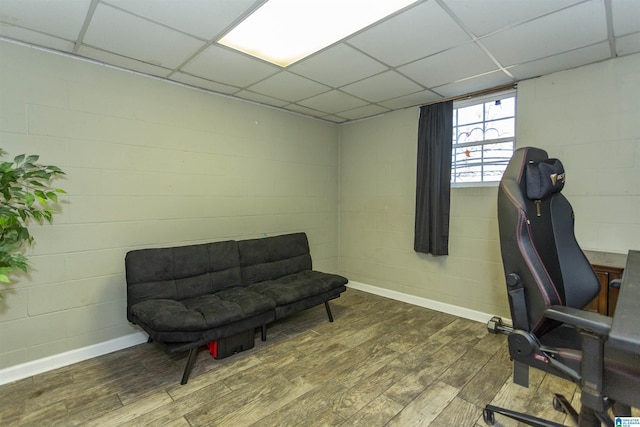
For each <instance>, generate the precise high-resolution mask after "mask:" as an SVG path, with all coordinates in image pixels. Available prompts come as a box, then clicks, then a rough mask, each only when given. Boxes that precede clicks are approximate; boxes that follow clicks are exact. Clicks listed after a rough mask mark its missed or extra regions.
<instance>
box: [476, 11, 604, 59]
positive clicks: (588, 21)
mask: <svg viewBox="0 0 640 427" xmlns="http://www.w3.org/2000/svg"><path fill="white" fill-rule="evenodd" d="M569 28H570V29H571V30H570V31H568V29H569ZM604 40H607V28H606V19H605V11H604V6H603V3H602V2H587V3H581V4H579V5H577V6H573V7H570V8H568V9H564V10H562V11H560V12H556V13H553V14H551V15H547V16H545V17H543V18H539V19H536V20H534V21H530V22H527V23H525V24H522V25H518V26H516V27H513V28H510V29H508V30H505V31H501V32H499V33H496V34H494V35H491V36H489V37H486V38H484V39H482V43H483V44H484V45H485V46H486V47H487V48H488V49H489V51H491V52H492V53H493V54H494V56H495V57H496V58H497V60H498V61H500V63H501V64H502V65H503V66H510V65H515V64H521V63H524V62H529V61H532V60H534V59H539V58H544V57H546V56H550V55H554V54H556V53H560V52H566V51H569V50H573V49H577V48H581V47H585V46H588V45H591V44H595V43H598V42H602V41H604Z"/></svg>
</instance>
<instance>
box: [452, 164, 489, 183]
mask: <svg viewBox="0 0 640 427" xmlns="http://www.w3.org/2000/svg"><path fill="white" fill-rule="evenodd" d="M453 175H454V176H453V180H454V182H480V181H481V177H482V167H481V166H478V165H475V166H474V165H469V166H465V167H462V168H457V169H456V170H455V172H454V174H453Z"/></svg>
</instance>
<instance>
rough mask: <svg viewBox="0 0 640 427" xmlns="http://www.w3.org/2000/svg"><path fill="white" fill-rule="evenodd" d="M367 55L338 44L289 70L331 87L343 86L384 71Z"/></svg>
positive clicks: (379, 64) (384, 68) (382, 67)
mask: <svg viewBox="0 0 640 427" xmlns="http://www.w3.org/2000/svg"><path fill="white" fill-rule="evenodd" d="M386 69H387V67H385V66H384V65H382V64H381V63H379V62H378V61H376V60H374V59H371V58H370V57H368V56H367V55H365V54H363V53H360V52H359V51H357V50H355V49H353V48H352V47H349V46H347V45H345V44H339V45H337V46H335V47H332V48H330V49H327V50H325V51H323V52H320V53H318V54H317V55H314V56H312V57H310V58H308V59H305V60H303V61H301V62H298V63H296V64H294V65H292V66H291V67H289V70H290V71H292V72H294V73H297V74H300V75H302V76H304V77H308V78H310V79H312V80H315V81H317V82H320V83H324V84H326V85H329V86H332V87H340V86H344V85H346V84H348V83H353V82H355V81H357V80H361V79H364V78H366V77H369V76H372V75H374V74H377V73H380V72H382V71H384V70H386Z"/></svg>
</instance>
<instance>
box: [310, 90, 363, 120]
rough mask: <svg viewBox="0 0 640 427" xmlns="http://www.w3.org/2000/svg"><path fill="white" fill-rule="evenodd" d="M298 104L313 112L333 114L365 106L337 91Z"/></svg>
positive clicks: (361, 101) (359, 100) (356, 99)
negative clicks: (311, 109) (313, 110)
mask: <svg viewBox="0 0 640 427" xmlns="http://www.w3.org/2000/svg"><path fill="white" fill-rule="evenodd" d="M298 104H300V105H303V106H305V107H309V108H313V109H315V110H319V111H324V112H325V113H329V114H333V113H338V112H340V111H344V110H350V109H352V108H356V107H360V106H363V105H365V104H367V102H366V101H363V100H361V99H358V98H355V97H353V96H351V95H348V94H346V93H344V92H340V91H339V90H332V91H330V92H325V93H322V94H320V95H317V96H314V97H311V98H309V99H305V100H304V101H300V102H299V103H298Z"/></svg>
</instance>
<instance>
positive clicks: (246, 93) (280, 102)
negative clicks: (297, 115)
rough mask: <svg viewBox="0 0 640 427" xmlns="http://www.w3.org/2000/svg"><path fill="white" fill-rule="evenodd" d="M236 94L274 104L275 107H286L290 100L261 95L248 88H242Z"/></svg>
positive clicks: (254, 100)
mask: <svg viewBox="0 0 640 427" xmlns="http://www.w3.org/2000/svg"><path fill="white" fill-rule="evenodd" d="M234 96H237V97H239V98H242V99H247V100H249V101H253V102H258V103H260V104H266V105H273V106H274V107H284V106H285V105H287V104H289V101H283V100H281V99H275V98H272V97H270V96H265V95H260V94H258V93H255V92H250V91H248V90H241V91H239V92H237V93H236V94H234Z"/></svg>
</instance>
